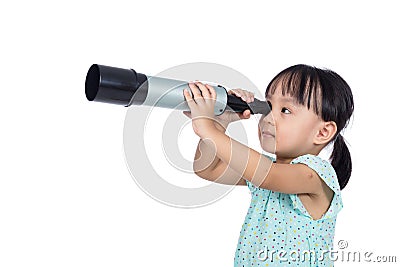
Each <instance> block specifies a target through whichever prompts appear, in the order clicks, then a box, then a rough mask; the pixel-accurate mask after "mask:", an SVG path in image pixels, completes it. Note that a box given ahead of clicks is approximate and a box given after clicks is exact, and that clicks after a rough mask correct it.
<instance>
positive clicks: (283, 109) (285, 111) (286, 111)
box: [281, 108, 291, 114]
mask: <svg viewBox="0 0 400 267" xmlns="http://www.w3.org/2000/svg"><path fill="white" fill-rule="evenodd" d="M281 112H282V113H284V114H290V113H291V112H290V110H288V109H287V108H282V110H281Z"/></svg>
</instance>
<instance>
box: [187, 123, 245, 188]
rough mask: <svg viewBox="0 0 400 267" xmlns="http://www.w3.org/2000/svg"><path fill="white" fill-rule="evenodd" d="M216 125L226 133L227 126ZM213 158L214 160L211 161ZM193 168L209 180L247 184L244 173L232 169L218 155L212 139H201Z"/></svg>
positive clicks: (230, 183) (200, 175) (197, 173)
mask: <svg viewBox="0 0 400 267" xmlns="http://www.w3.org/2000/svg"><path fill="white" fill-rule="evenodd" d="M216 127H217V128H218V129H219V130H220V131H221V133H225V130H226V129H225V128H224V127H223V126H220V125H218V126H217V124H216ZM210 159H213V161H212V162H210V161H211V160H210ZM193 170H194V172H195V173H196V175H198V176H199V177H201V178H203V179H206V180H208V181H213V182H216V183H221V184H229V185H246V181H245V180H244V179H243V178H242V175H240V174H239V173H237V172H236V171H234V170H232V169H231V168H230V167H229V166H228V165H227V164H226V163H225V162H223V161H222V160H221V159H220V158H219V157H218V156H217V155H216V150H215V147H214V145H213V143H212V142H211V141H210V140H202V139H200V141H199V144H198V145H197V150H196V154H195V158H194V162H193Z"/></svg>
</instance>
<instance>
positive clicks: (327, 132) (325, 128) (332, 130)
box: [314, 121, 337, 145]
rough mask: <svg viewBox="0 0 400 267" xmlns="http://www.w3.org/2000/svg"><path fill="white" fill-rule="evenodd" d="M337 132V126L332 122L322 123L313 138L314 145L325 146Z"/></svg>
mask: <svg viewBox="0 0 400 267" xmlns="http://www.w3.org/2000/svg"><path fill="white" fill-rule="evenodd" d="M336 131H337V126H336V123H335V122H334V121H327V122H326V121H324V122H322V124H321V127H320V128H319V130H318V132H317V135H316V136H315V138H314V143H315V144H316V145H320V144H327V143H329V142H330V141H331V140H332V138H333V137H334V136H335V134H336Z"/></svg>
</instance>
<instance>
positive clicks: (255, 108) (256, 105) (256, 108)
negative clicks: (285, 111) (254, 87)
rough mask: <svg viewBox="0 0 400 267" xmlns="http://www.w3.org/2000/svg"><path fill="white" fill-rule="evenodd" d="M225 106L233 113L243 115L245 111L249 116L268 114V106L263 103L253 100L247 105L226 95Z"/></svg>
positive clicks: (233, 96) (235, 97)
mask: <svg viewBox="0 0 400 267" xmlns="http://www.w3.org/2000/svg"><path fill="white" fill-rule="evenodd" d="M227 105H228V106H229V107H230V108H231V109H232V110H233V111H235V112H240V113H243V111H245V110H246V109H249V110H250V113H251V114H256V113H261V114H265V115H266V114H268V113H269V112H270V108H269V105H268V104H267V103H266V102H265V101H261V100H258V99H257V98H255V99H254V101H253V102H250V103H247V102H246V101H243V100H242V99H241V98H240V97H237V96H235V95H228V100H227Z"/></svg>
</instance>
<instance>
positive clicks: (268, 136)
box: [262, 131, 275, 138]
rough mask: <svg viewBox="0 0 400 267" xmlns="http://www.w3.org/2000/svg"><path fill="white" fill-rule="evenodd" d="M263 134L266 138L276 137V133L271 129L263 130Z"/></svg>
mask: <svg viewBox="0 0 400 267" xmlns="http://www.w3.org/2000/svg"><path fill="white" fill-rule="evenodd" d="M262 136H263V137H264V138H275V135H274V134H272V133H271V132H270V131H262Z"/></svg>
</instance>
